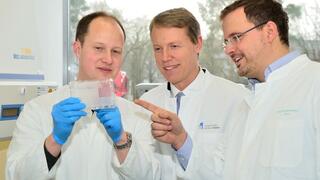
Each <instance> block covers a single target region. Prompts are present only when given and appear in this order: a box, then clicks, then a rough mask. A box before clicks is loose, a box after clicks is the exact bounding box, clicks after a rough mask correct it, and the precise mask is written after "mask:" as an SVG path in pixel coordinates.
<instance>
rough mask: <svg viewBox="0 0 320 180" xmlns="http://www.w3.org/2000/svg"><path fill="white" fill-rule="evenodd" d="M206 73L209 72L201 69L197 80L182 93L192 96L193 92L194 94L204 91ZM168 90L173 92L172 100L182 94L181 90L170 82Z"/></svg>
mask: <svg viewBox="0 0 320 180" xmlns="http://www.w3.org/2000/svg"><path fill="white" fill-rule="evenodd" d="M206 71H207V70H206V69H203V68H200V71H199V73H198V75H197V77H196V79H194V80H193V81H192V82H191V84H189V86H187V87H186V88H185V89H184V90H183V91H182V92H183V93H184V94H185V95H186V96H188V95H189V94H192V92H194V91H199V90H201V89H202V87H203V83H204V78H205V72H206ZM167 89H168V90H169V91H170V92H171V97H172V98H174V97H176V95H177V94H178V93H179V92H180V90H179V89H177V88H176V87H175V86H174V85H173V84H171V83H169V82H168V85H167Z"/></svg>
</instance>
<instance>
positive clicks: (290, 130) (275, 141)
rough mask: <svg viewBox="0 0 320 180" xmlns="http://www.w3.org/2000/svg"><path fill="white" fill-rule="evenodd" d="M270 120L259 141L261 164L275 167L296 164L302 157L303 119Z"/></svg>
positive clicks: (287, 166) (293, 165) (291, 166)
mask: <svg viewBox="0 0 320 180" xmlns="http://www.w3.org/2000/svg"><path fill="white" fill-rule="evenodd" d="M270 122H272V123H269V124H268V125H267V126H266V127H268V128H266V129H265V130H266V131H265V133H263V134H264V136H263V138H262V141H261V143H262V144H261V149H260V151H261V156H260V157H259V158H260V162H261V164H262V165H263V166H266V167H276V168H293V167H296V166H298V165H299V163H300V162H301V161H302V158H303V136H304V131H303V121H302V120H301V119H298V118H292V119H291V118H283V117H282V118H279V119H278V118H277V119H274V120H272V121H270Z"/></svg>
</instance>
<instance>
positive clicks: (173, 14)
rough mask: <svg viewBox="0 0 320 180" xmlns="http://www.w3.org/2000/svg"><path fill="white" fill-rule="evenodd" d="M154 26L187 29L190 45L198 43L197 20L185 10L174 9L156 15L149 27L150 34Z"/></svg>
mask: <svg viewBox="0 0 320 180" xmlns="http://www.w3.org/2000/svg"><path fill="white" fill-rule="evenodd" d="M154 26H159V27H176V28H185V27H186V28H187V34H188V36H189V38H190V40H191V42H192V43H194V44H197V43H198V36H199V35H200V34H201V32H200V25H199V22H198V21H197V19H196V18H195V17H194V16H193V15H192V13H191V12H189V11H188V10H187V9H185V8H174V9H169V10H166V11H163V12H161V13H160V14H158V15H156V16H155V17H154V18H153V19H152V21H151V23H150V26H149V30H150V34H151V32H152V29H153V27H154Z"/></svg>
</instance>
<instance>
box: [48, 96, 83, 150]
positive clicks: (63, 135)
mask: <svg viewBox="0 0 320 180" xmlns="http://www.w3.org/2000/svg"><path fill="white" fill-rule="evenodd" d="M85 107H86V105H85V104H83V103H81V101H80V99H78V98H74V97H69V98H67V99H64V100H62V101H60V102H59V103H57V104H55V105H54V106H53V108H52V112H51V116H52V118H53V138H54V140H55V141H56V143H58V144H60V145H63V144H64V143H65V142H66V141H67V139H68V137H69V135H70V133H71V131H72V128H73V125H74V123H75V122H76V121H77V120H79V119H80V118H81V117H82V116H86V115H87V113H86V112H85V111H83V109H84V108H85Z"/></svg>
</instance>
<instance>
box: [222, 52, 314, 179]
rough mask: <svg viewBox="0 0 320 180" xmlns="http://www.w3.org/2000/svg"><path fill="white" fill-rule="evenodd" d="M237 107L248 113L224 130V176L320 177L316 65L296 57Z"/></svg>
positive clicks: (251, 177)
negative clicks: (225, 139)
mask: <svg viewBox="0 0 320 180" xmlns="http://www.w3.org/2000/svg"><path fill="white" fill-rule="evenodd" d="M241 108H243V109H245V108H247V110H248V114H247V115H243V114H242V115H237V116H235V119H237V120H236V121H234V123H233V124H232V126H230V129H228V130H227V131H228V134H229V135H228V136H227V141H226V149H227V151H226V152H225V155H226V156H225V159H224V160H225V172H224V173H225V180H294V179H299V180H319V179H320V63H316V62H312V61H310V60H309V59H308V58H307V56H306V55H301V56H299V57H297V58H296V59H294V60H293V61H291V62H290V63H288V64H287V65H285V66H283V67H281V68H280V69H278V70H276V71H274V72H273V73H271V74H270V76H269V78H268V79H267V81H266V82H264V83H259V84H256V87H255V91H254V92H252V94H251V96H249V97H248V98H247V99H246V102H245V103H244V104H243V106H242V107H241ZM243 116H247V118H239V117H243Z"/></svg>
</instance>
